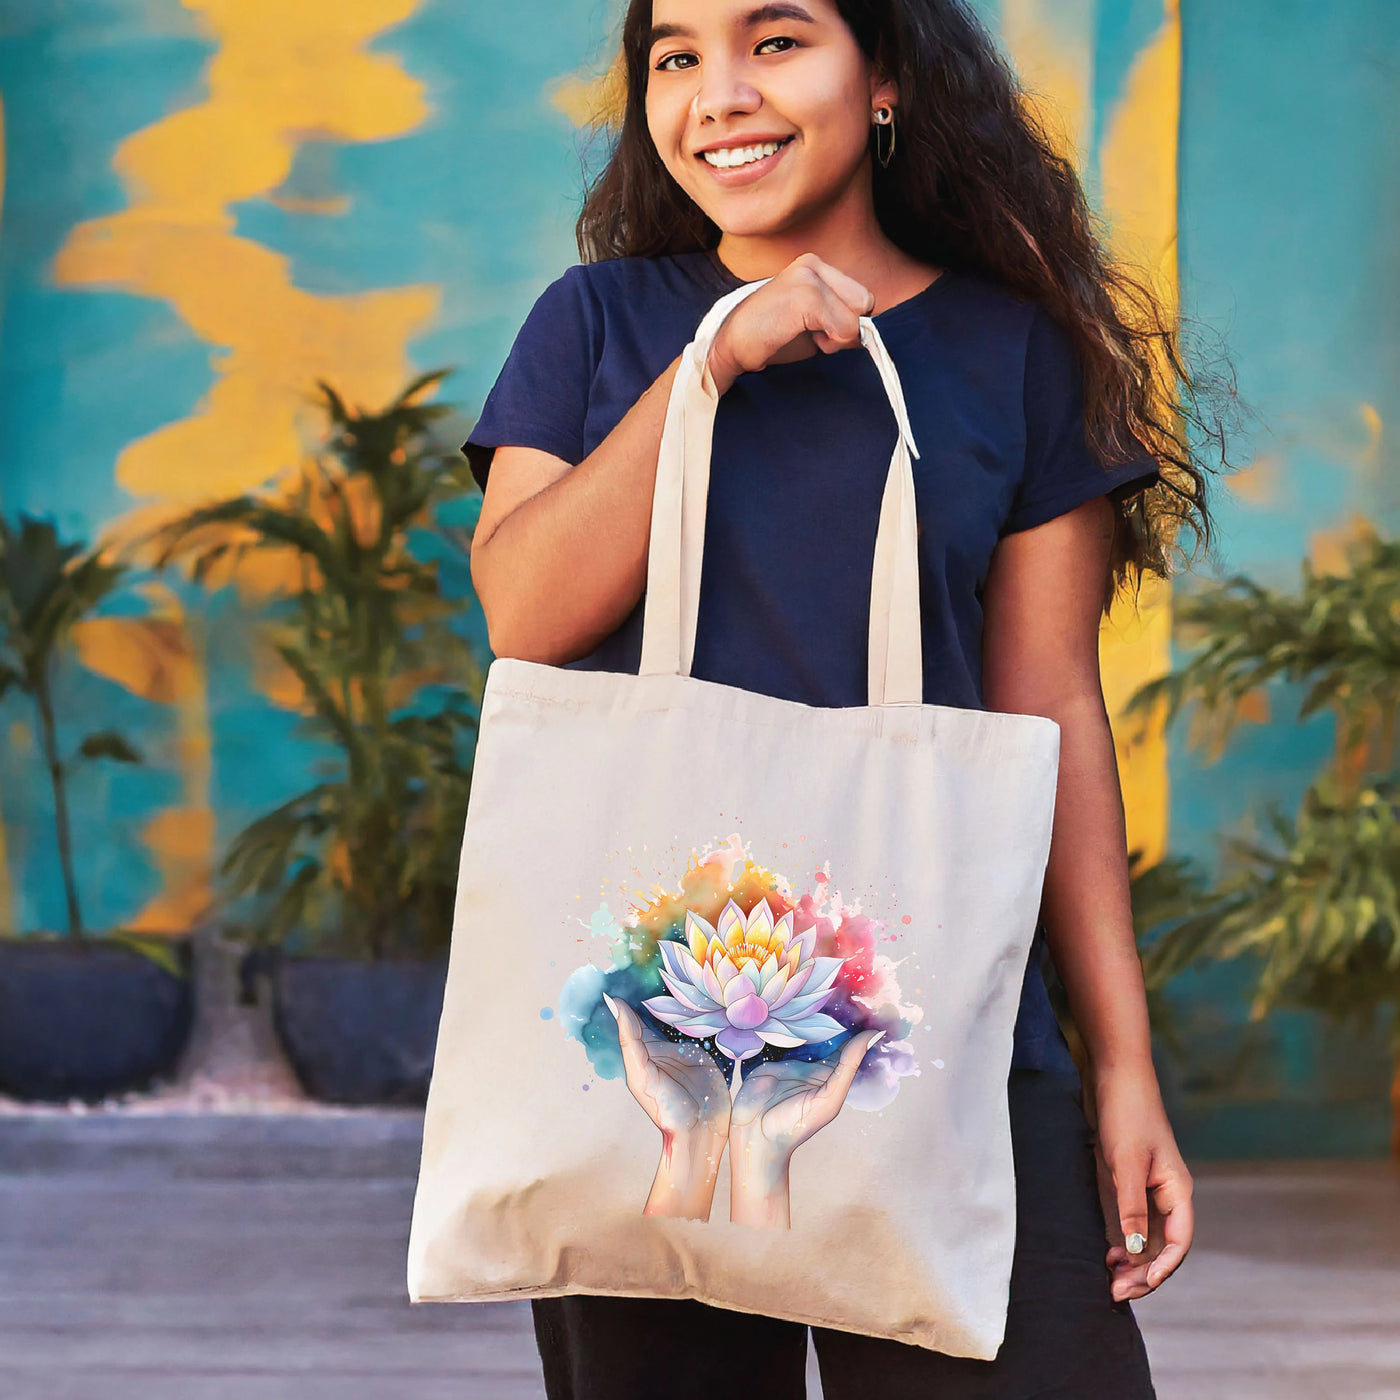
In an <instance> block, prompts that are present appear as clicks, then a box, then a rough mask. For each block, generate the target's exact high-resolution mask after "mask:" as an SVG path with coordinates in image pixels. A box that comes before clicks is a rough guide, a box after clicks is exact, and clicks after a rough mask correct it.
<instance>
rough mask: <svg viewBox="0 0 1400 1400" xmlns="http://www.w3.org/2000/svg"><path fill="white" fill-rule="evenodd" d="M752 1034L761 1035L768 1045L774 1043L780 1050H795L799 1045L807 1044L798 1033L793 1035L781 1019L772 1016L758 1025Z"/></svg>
mask: <svg viewBox="0 0 1400 1400" xmlns="http://www.w3.org/2000/svg"><path fill="white" fill-rule="evenodd" d="M754 1034H755V1035H761V1036H762V1037H763V1039H764V1040H765V1041H766V1042H767V1043H768V1044H769V1045H776V1046H778V1048H779V1049H781V1050H795V1049H796V1048H797V1047H798V1046H799V1045H806V1044H807V1042H806V1041H805V1040H803V1039H802V1037H801V1036H800V1035H793V1034H792V1032H791V1031H789V1030H788V1028H787V1027H786V1026H785V1025H783V1023H782V1022H781V1021H779V1020H775V1019H773V1018H770V1019H768V1020H767V1021H765V1022H764V1023H763V1024H762V1025H761V1026H758V1027H757V1028H756V1029H755V1030H754Z"/></svg>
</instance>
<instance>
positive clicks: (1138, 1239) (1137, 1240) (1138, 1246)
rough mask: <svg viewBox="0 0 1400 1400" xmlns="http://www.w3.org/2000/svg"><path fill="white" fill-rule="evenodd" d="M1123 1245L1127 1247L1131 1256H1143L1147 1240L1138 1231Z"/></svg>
mask: <svg viewBox="0 0 1400 1400" xmlns="http://www.w3.org/2000/svg"><path fill="white" fill-rule="evenodd" d="M1123 1243H1124V1244H1125V1245H1126V1246H1127V1249H1128V1253H1129V1254H1141V1253H1142V1251H1143V1250H1144V1249H1145V1248H1146V1246H1147V1240H1146V1239H1145V1238H1144V1237H1143V1236H1142V1235H1140V1234H1138V1232H1137V1231H1136V1230H1134V1231H1133V1233H1132V1234H1131V1235H1129V1236H1128V1238H1127V1239H1126V1240H1124V1241H1123Z"/></svg>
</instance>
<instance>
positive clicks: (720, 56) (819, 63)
mask: <svg viewBox="0 0 1400 1400" xmlns="http://www.w3.org/2000/svg"><path fill="white" fill-rule="evenodd" d="M648 63H649V69H650V72H649V75H648V80H647V99H646V110H647V126H648V128H649V129H650V131H651V137H652V140H653V141H654V142H655V143H656V149H657V151H658V152H659V153H660V155H661V159H662V160H663V161H664V162H665V164H666V168H667V169H668V170H669V171H670V172H671V175H672V176H673V177H674V179H675V180H676V183H677V184H679V185H680V187H681V188H682V189H683V190H684V191H685V192H686V194H688V195H689V196H690V198H691V199H693V200H694V201H695V203H696V204H697V205H699V207H700V208H701V209H702V210H703V211H704V213H705V214H707V215H708V216H709V217H710V218H711V219H712V220H713V221H714V222H715V223H716V224H717V225H718V226H719V227H720V228H721V229H722V230H723V231H724V232H725V233H726V234H730V235H732V236H735V237H753V236H761V235H765V234H767V235H771V234H776V233H782V232H786V231H790V230H793V229H796V228H800V227H802V226H803V225H805V224H807V223H808V222H809V221H811V220H813V219H814V218H820V217H821V215H822V214H823V213H824V212H826V211H828V210H830V209H831V208H832V207H834V206H835V205H836V204H837V203H838V202H839V201H840V200H841V198H842V196H843V195H845V194H847V193H848V192H849V191H851V190H852V189H853V188H855V187H856V177H857V176H858V175H861V174H863V173H865V171H866V167H867V165H868V159H869V157H868V155H867V151H868V145H867V143H868V141H869V138H870V126H871V117H872V112H873V111H874V109H875V107H877V106H879V105H881V104H882V103H883V104H886V105H888V106H890V107H891V108H893V106H894V88H893V85H891V84H888V83H886V84H882V85H879V86H872V78H871V71H870V65H869V64H868V62H867V61H866V58H865V55H864V54H863V53H862V52H861V50H860V47H859V45H858V44H857V43H856V41H855V37H854V36H853V35H852V34H851V31H850V30H849V29H848V28H847V27H846V24H845V22H844V21H843V20H842V19H841V17H840V15H839V14H838V13H837V10H836V4H835V0H776V3H767V4H764V3H761V0H653V3H652V42H651V45H650V52H649V57H648ZM775 143H777V144H778V149H777V150H776V151H774V150H773V146H774V144H775ZM755 146H758V147H760V150H758V151H755V150H753V149H748V150H746V149H745V148H746V147H748V148H752V147H755ZM716 147H717V148H719V149H718V151H717V152H716V151H712V152H711V155H710V157H708V158H707V157H706V156H705V155H703V154H702V150H705V149H710V148H716ZM756 155H757V156H759V158H758V159H754V158H753V157H754V156H756ZM867 178H868V176H867Z"/></svg>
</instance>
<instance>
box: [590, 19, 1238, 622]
mask: <svg viewBox="0 0 1400 1400" xmlns="http://www.w3.org/2000/svg"><path fill="white" fill-rule="evenodd" d="M835 3H836V8H837V10H838V12H839V13H840V15H841V17H842V19H843V20H844V21H845V23H846V25H847V26H848V28H849V29H850V31H851V33H852V34H853V35H854V37H855V39H856V42H857V43H858V44H859V46H860V48H861V51H862V52H863V53H864V54H865V56H866V58H867V60H868V61H869V62H871V63H872V64H873V65H874V67H875V69H876V71H877V72H879V73H881V74H883V75H887V76H889V77H892V78H893V79H894V80H895V82H896V83H897V84H898V88H899V93H900V102H899V107H898V109H897V113H896V118H897V122H898V135H897V140H896V144H895V151H894V156H893V158H892V159H891V161H890V163H889V165H888V167H882V166H881V165H880V163H879V162H878V161H875V160H872V172H873V173H872V184H873V191H874V204H875V214H876V217H877V219H878V220H879V222H880V226H881V227H882V228H883V230H884V232H885V234H886V236H887V237H888V238H889V239H890V240H891V242H893V243H895V244H897V245H898V246H899V247H900V248H901V249H903V250H904V251H905V252H906V253H908V254H909V255H911V256H912V257H914V258H917V259H919V260H920V261H922V262H924V263H926V264H929V265H932V266H938V267H950V268H955V269H964V270H972V271H977V272H981V273H983V274H985V275H987V276H990V277H992V278H994V279H995V280H996V281H998V282H1000V283H1001V284H1003V285H1005V286H1006V287H1008V288H1011V289H1013V290H1014V291H1016V292H1017V293H1020V294H1022V295H1024V296H1026V297H1029V298H1031V299H1033V300H1036V301H1038V302H1039V303H1041V304H1042V305H1043V306H1044V308H1045V310H1046V311H1047V312H1048V313H1049V314H1050V315H1051V316H1053V317H1054V318H1055V320H1057V321H1058V322H1059V323H1060V324H1061V325H1062V326H1064V327H1065V329H1066V330H1068V331H1069V333H1070V335H1071V336H1072V338H1073V342H1074V346H1075V350H1076V352H1077V355H1078V357H1079V361H1080V365H1081V368H1082V371H1083V382H1084V416H1085V428H1086V433H1087V436H1088V439H1089V442H1090V445H1091V448H1092V449H1093V451H1094V452H1095V454H1096V456H1097V457H1098V458H1099V459H1100V460H1101V461H1102V462H1103V463H1104V464H1105V465H1113V464H1117V463H1122V462H1125V461H1127V460H1129V459H1131V458H1132V457H1135V456H1138V455H1140V453H1141V451H1142V449H1143V448H1144V447H1145V448H1146V449H1147V451H1148V452H1149V453H1150V454H1151V455H1152V456H1153V457H1154V458H1155V459H1156V461H1157V464H1158V466H1159V468H1160V469H1161V480H1160V482H1159V483H1157V484H1156V485H1154V486H1153V487H1151V488H1150V489H1149V490H1147V491H1143V492H1139V493H1137V494H1136V495H1134V496H1133V497H1132V498H1131V499H1130V500H1129V501H1127V502H1124V503H1123V504H1122V505H1121V507H1120V513H1119V516H1118V522H1119V523H1118V528H1117V530H1116V532H1115V540H1114V546H1113V553H1112V562H1111V568H1110V576H1109V578H1108V579H1107V580H1106V582H1105V593H1104V608H1105V611H1107V609H1108V608H1109V607H1110V606H1111V605H1112V602H1113V600H1114V598H1115V597H1116V596H1117V595H1118V593H1119V590H1120V588H1121V587H1122V586H1123V585H1124V584H1125V583H1131V584H1132V586H1133V588H1134V591H1136V587H1137V585H1138V584H1139V583H1140V581H1141V578H1142V576H1143V574H1144V573H1146V572H1153V573H1156V574H1158V575H1159V576H1161V577H1163V578H1166V577H1169V576H1170V574H1171V572H1172V562H1171V561H1172V554H1173V552H1174V551H1178V550H1179V535H1180V527H1181V526H1182V525H1183V524H1188V525H1190V526H1191V528H1192V531H1193V534H1194V536H1195V543H1196V545H1199V546H1200V547H1201V548H1203V549H1206V550H1208V549H1209V547H1210V544H1211V541H1212V535H1213V530H1212V519H1211V513H1210V507H1209V504H1208V501H1207V499H1206V480H1207V473H1208V472H1211V471H1214V470H1216V468H1215V467H1213V466H1211V465H1210V462H1209V460H1208V459H1209V458H1211V457H1218V458H1219V463H1220V467H1221V468H1224V467H1226V465H1227V463H1226V436H1227V435H1226V423H1227V421H1229V420H1230V419H1231V418H1232V417H1233V410H1234V409H1235V408H1236V406H1237V403H1236V396H1235V386H1234V379H1233V374H1232V372H1231V371H1230V370H1229V367H1228V361H1224V360H1223V359H1222V360H1220V361H1217V363H1223V364H1224V365H1225V369H1224V370H1223V371H1221V370H1219V369H1213V370H1211V371H1210V372H1209V373H1207V372H1206V371H1205V370H1204V369H1202V368H1200V367H1193V366H1192V365H1191V364H1189V363H1188V357H1187V355H1186V354H1185V352H1184V350H1183V340H1182V321H1181V318H1180V316H1179V314H1177V313H1175V312H1174V311H1170V310H1169V309H1168V307H1167V306H1166V305H1165V304H1164V302H1163V300H1162V299H1161V297H1160V296H1159V295H1158V294H1156V293H1155V292H1154V290H1153V289H1152V287H1151V285H1150V282H1149V280H1148V279H1147V278H1146V277H1145V276H1143V275H1141V274H1140V273H1137V272H1135V271H1134V270H1132V269H1131V268H1129V267H1128V266H1126V265H1124V264H1122V263H1120V262H1117V261H1115V260H1113V259H1112V258H1110V257H1109V255H1108V254H1107V252H1106V251H1105V247H1104V238H1103V236H1102V235H1101V233H1100V230H1099V225H1098V223H1097V221H1096V219H1095V217H1094V215H1093V213H1092V211H1091V210H1090V208H1089V204H1088V201H1087V200H1086V198H1085V194H1084V189H1083V186H1082V185H1081V183H1080V180H1079V177H1078V174H1077V173H1076V171H1075V169H1074V166H1073V165H1072V164H1071V163H1070V162H1069V161H1068V160H1067V159H1066V158H1065V157H1063V156H1062V155H1060V154H1059V153H1058V152H1057V151H1056V149H1055V147H1054V145H1053V143H1052V141H1051V140H1050V138H1049V136H1048V135H1047V133H1046V131H1045V130H1044V128H1043V126H1042V125H1041V124H1040V123H1039V121H1038V120H1037V118H1036V117H1035V115H1034V113H1033V111H1032V109H1031V107H1030V105H1029V104H1028V102H1027V101H1026V98H1025V95H1024V93H1023V91H1022V89H1021V86H1020V84H1019V82H1018V80H1017V78H1016V75H1015V73H1014V72H1013V71H1012V69H1011V67H1010V65H1009V64H1008V63H1007V61H1006V60H1005V59H1004V58H1003V57H1002V55H1001V53H1000V51H999V50H998V48H997V46H996V43H995V41H994V40H993V39H992V37H991V35H990V34H989V33H988V32H987V30H986V29H985V28H984V27H983V26H982V24H981V23H980V21H979V20H978V19H977V18H976V17H975V16H974V15H973V14H972V12H971V11H970V10H968V9H967V8H966V6H965V5H964V4H963V3H961V0H835ZM651 16H652V5H651V0H631V3H630V4H629V6H628V9H627V12H626V15H625V17H624V20H623V25H622V46H621V48H622V51H621V55H620V68H619V69H615V70H614V74H613V77H612V82H611V84H610V88H611V90H610V91H608V90H607V89H605V96H604V109H603V111H602V112H601V113H600V114H599V115H598V116H597V117H596V118H595V119H594V123H593V129H594V134H595V135H600V134H601V135H604V136H606V137H607V138H608V139H610V140H614V144H613V146H612V150H611V154H610V156H609V158H608V160H607V162H606V165H605V166H604V168H603V169H602V170H601V172H600V173H599V174H598V175H597V177H596V179H594V180H592V181H591V182H590V183H589V184H588V188H587V191H586V196H585V200H584V205H583V210H582V212H581V213H580V215H579V218H578V222H577V225H576V228H575V235H576V238H577V242H578V248H579V255H580V257H581V259H582V260H583V261H584V262H597V261H600V260H602V259H606V258H616V257H655V256H658V255H662V254H668V253H669V254H675V253H687V252H697V251H701V250H704V249H713V248H715V247H717V246H718V244H719V241H720V236H721V232H722V230H721V229H720V228H719V226H718V225H717V224H715V223H714V222H713V221H712V220H711V219H710V218H709V217H708V216H707V215H706V214H704V213H703V212H702V211H701V209H700V208H699V206H698V205H696V204H695V203H694V201H693V200H691V198H690V197H689V196H688V195H687V194H686V193H685V192H684V191H683V190H682V189H681V188H680V186H679V185H677V184H676V182H675V181H674V180H673V179H672V178H671V175H670V173H669V172H668V171H667V169H666V167H665V164H664V163H663V162H662V159H661V157H660V155H659V154H658V152H657V150H656V147H655V144H654V143H653V141H652V139H651V134H650V132H649V130H648V128H647V121H646V92H647V80H648V76H649V72H650V62H649V59H650V54H649V45H648V37H649V34H650V29H651V22H652V19H651ZM874 140H875V128H874V127H873V126H872V128H871V143H872V144H871V151H872V153H873V151H874ZM1193 557H1194V549H1193ZM1188 562H1190V561H1189V560H1188Z"/></svg>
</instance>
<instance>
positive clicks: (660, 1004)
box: [642, 997, 695, 1021]
mask: <svg viewBox="0 0 1400 1400" xmlns="http://www.w3.org/2000/svg"><path fill="white" fill-rule="evenodd" d="M642 1005H643V1006H645V1007H646V1009H647V1010H648V1011H650V1012H651V1014H652V1015H653V1016H659V1017H660V1018H661V1019H662V1020H663V1021H675V1020H679V1019H683V1018H685V1017H686V1016H694V1015H695V1008H694V1007H690V1006H687V1005H686V1004H685V1003H684V1002H683V1001H677V1000H676V999H675V997H647V999H646V1000H645V1001H643V1002H642Z"/></svg>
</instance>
